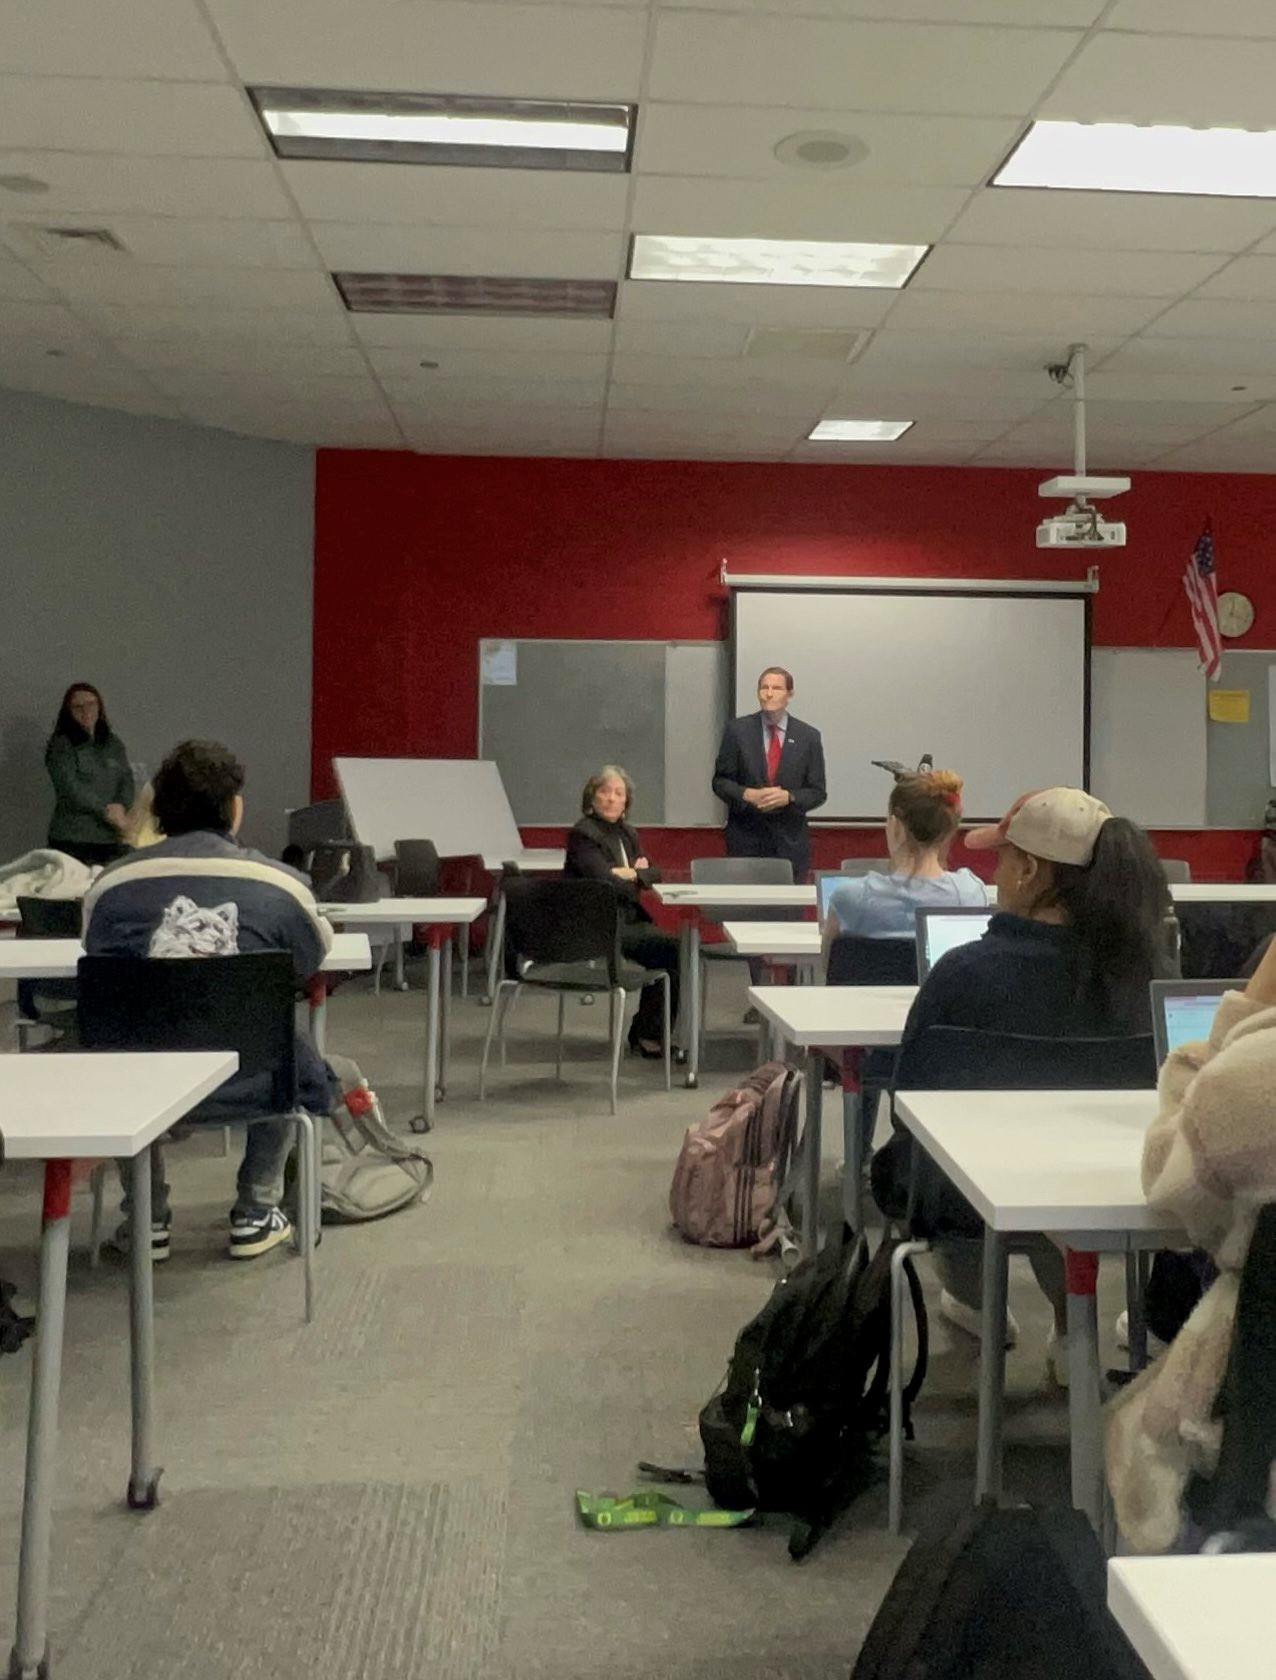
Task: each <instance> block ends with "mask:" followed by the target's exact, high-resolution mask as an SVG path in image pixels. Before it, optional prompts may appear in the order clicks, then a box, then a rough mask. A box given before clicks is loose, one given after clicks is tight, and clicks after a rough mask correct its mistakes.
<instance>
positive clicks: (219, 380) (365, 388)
mask: <svg viewBox="0 0 1276 1680" xmlns="http://www.w3.org/2000/svg"><path fill="white" fill-rule="evenodd" d="M148 377H149V379H150V380H151V383H152V384H153V385H155V387H156V388H157V389H158V390H161V391H164V392H165V393H167V394H168V395H169V396H172V397H174V398H177V399H179V400H181V401H182V402H185V401H186V400H187V399H190V400H191V401H192V402H208V403H212V404H218V403H220V404H222V405H223V406H229V405H231V404H237V405H239V406H241V407H244V406H249V405H251V404H252V403H254V402H256V403H261V404H262V405H263V406H271V405H277V404H280V403H290V404H293V405H294V406H299V405H303V404H304V405H307V406H308V405H310V404H313V405H314V406H315V408H316V410H317V411H318V412H320V413H338V412H342V411H344V410H346V409H351V410H353V409H355V408H359V407H367V406H369V405H372V406H376V405H377V404H379V403H382V402H383V400H384V399H383V397H382V394H381V391H380V389H379V388H378V386H377V384H376V381H375V380H374V379H373V378H372V376H371V374H369V373H368V372H367V370H366V369H365V370H364V371H363V373H362V374H359V373H356V374H354V375H348V374H317V373H305V372H302V371H300V370H299V369H297V368H290V369H288V370H286V371H280V370H278V369H271V370H267V369H263V370H262V373H261V375H260V376H259V377H258V379H257V381H256V383H255V384H254V385H253V386H252V387H246V386H245V384H244V380H243V375H242V374H240V373H238V372H235V371H231V372H222V373H218V372H214V371H213V370H211V369H209V368H190V367H186V368H152V369H149V370H148Z"/></svg>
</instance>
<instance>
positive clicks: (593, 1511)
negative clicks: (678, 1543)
mask: <svg viewBox="0 0 1276 1680" xmlns="http://www.w3.org/2000/svg"><path fill="white" fill-rule="evenodd" d="M576 1510H577V1512H578V1513H579V1515H580V1520H581V1522H583V1523H584V1525H585V1527H586V1528H594V1529H608V1528H739V1527H740V1526H741V1524H742V1523H747V1522H749V1521H750V1520H751V1518H752V1517H753V1512H752V1511H695V1510H688V1509H687V1507H686V1506H685V1505H679V1503H678V1501H677V1500H676V1499H670V1497H669V1495H668V1494H667V1493H658V1492H657V1491H656V1489H655V1488H640V1489H639V1490H638V1492H637V1493H631V1494H629V1495H628V1496H627V1497H625V1498H623V1499H622V1498H618V1497H616V1495H614V1494H610V1493H598V1494H595V1493H582V1492H580V1491H579V1490H578V1491H577V1494H576Z"/></svg>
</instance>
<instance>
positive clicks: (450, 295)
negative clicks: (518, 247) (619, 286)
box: [332, 273, 616, 320]
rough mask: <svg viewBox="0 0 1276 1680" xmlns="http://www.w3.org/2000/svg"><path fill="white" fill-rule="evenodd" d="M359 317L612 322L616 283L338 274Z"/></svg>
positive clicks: (341, 287) (344, 296)
mask: <svg viewBox="0 0 1276 1680" xmlns="http://www.w3.org/2000/svg"><path fill="white" fill-rule="evenodd" d="M332 278H333V279H334V280H335V281H336V283H337V288H338V290H339V291H340V293H341V296H342V299H343V300H344V302H345V306H346V308H347V309H349V310H351V311H352V312H353V313H354V314H357V315H558V316H590V317H602V318H603V319H604V320H608V319H610V318H611V315H612V313H613V311H614V310H615V307H616V283H615V281H614V280H517V279H508V278H506V277H505V276H503V275H497V276H486V277H485V276H481V275H473V274H351V273H344V274H334V275H333V277H332Z"/></svg>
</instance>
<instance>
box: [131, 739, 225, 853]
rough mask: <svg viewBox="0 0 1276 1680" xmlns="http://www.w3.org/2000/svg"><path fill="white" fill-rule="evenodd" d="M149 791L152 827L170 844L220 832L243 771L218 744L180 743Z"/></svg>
mask: <svg viewBox="0 0 1276 1680" xmlns="http://www.w3.org/2000/svg"><path fill="white" fill-rule="evenodd" d="M152 786H153V789H154V798H153V801H152V810H153V814H154V817H155V823H156V826H157V827H158V828H159V829H160V830H161V831H162V832H163V833H164V834H167V835H168V836H169V838H170V839H171V838H173V836H175V835H178V834H193V833H194V832H195V831H196V830H198V829H202V828H210V829H213V830H225V829H228V828H229V827H230V824H231V818H232V817H233V815H234V809H235V795H236V794H237V793H239V792H241V791H242V789H243V786H244V767H243V765H242V764H241V763H240V762H239V760H238V759H237V758H236V757H235V755H234V753H233V752H231V750H230V748H229V747H224V746H222V744H221V742H220V741H179V742H178V744H177V745H176V746H175V747H174V748H173V750H172V752H171V753H169V755H168V757H167V758H166V759H165V760H164V762H163V764H161V765H160V767H159V769H158V770H157V771H156V772H155V779H154V782H153V784H152Z"/></svg>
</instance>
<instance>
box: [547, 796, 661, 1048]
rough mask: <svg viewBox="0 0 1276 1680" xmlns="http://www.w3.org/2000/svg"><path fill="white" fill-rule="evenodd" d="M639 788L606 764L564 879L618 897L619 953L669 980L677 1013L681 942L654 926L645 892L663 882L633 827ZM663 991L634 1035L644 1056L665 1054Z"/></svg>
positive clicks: (583, 802) (585, 806)
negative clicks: (600, 886)
mask: <svg viewBox="0 0 1276 1680" xmlns="http://www.w3.org/2000/svg"><path fill="white" fill-rule="evenodd" d="M633 797H634V784H633V783H632V782H631V781H630V779H629V776H628V775H627V773H626V772H625V771H624V770H622V769H621V768H620V766H619V765H618V764H604V765H603V767H602V769H601V770H599V771H597V772H596V773H595V774H594V775H592V776H591V777H590V778H589V780H588V781H587V782H586V783H585V788H584V792H583V793H582V794H581V799H580V809H581V817H580V820H579V822H577V823H576V825H575V827H574V828H572V829H571V831H570V832H569V833H568V836H567V862H566V865H565V866H564V869H563V873H564V874H565V875H568V876H572V877H575V878H576V879H578V880H587V881H605V882H606V883H607V885H608V886H609V887H610V888H611V889H612V891H613V892H614V893H615V894H616V898H617V909H618V911H619V913H620V948H621V950H622V951H623V952H624V954H625V955H626V956H627V957H632V959H633V960H634V962H636V963H639V964H640V965H641V966H642V967H643V968H655V969H661V970H663V971H664V972H665V973H666V974H668V975H669V985H670V995H669V1007H670V1013H671V1015H672V1016H675V1017H676V1015H677V1012H678V941H677V940H676V939H675V938H674V937H673V935H672V934H669V933H662V932H661V930H660V929H659V928H658V927H656V926H654V925H653V923H652V920H651V916H650V914H649V913H648V911H647V909H646V907H645V906H644V904H643V902H642V891H643V888H644V887H649V886H651V884H652V883H653V882H654V881H658V880H659V879H660V871H659V870H658V869H655V868H653V867H652V865H651V864H650V863H649V862H648V861H647V857H646V855H645V853H644V852H643V848H642V842H641V841H640V840H639V838H638V834H637V831H636V830H635V829H634V828H633V826H632V825H631V823H630V822H629V820H628V819H629V807H630V806H631V804H632V803H633ZM661 990H662V988H661V987H660V986H659V985H658V984H657V985H654V986H644V987H643V990H642V1000H641V1002H640V1003H639V1005H638V1013H637V1014H636V1015H635V1016H634V1019H633V1024H632V1026H631V1027H630V1029H629V1048H630V1049H631V1050H634V1051H636V1052H637V1053H638V1054H639V1055H641V1056H660V1055H663V1054H664V1042H663V1035H664V1027H663V1021H662V1015H663V1000H662V998H661Z"/></svg>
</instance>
